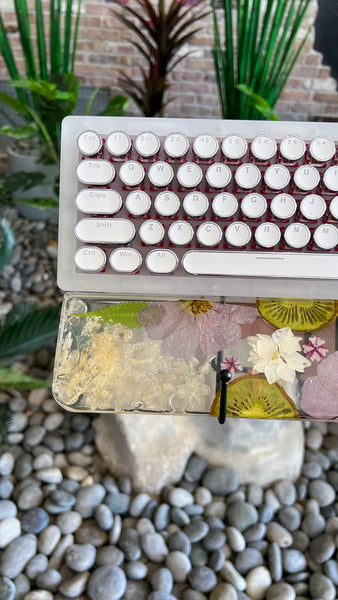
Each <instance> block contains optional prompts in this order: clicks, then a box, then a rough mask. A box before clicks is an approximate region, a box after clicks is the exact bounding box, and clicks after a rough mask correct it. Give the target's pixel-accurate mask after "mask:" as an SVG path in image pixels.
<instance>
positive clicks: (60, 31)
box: [0, 0, 126, 164]
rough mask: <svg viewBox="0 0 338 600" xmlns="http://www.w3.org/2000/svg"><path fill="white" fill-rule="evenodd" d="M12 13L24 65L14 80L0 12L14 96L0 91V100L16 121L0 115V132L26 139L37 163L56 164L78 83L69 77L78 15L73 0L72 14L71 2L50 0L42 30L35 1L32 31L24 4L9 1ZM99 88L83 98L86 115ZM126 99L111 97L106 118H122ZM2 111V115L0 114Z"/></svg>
mask: <svg viewBox="0 0 338 600" xmlns="http://www.w3.org/2000/svg"><path fill="white" fill-rule="evenodd" d="M14 6H15V14H16V19H17V25H18V30H19V35H20V42H21V47H22V53H23V57H24V61H25V71H26V77H25V78H23V77H21V76H20V72H19V68H18V66H17V63H16V58H15V55H14V52H13V51H12V48H11V44H10V40H9V36H8V33H7V30H6V27H5V24H4V22H3V19H2V17H1V14H0V51H1V53H2V56H3V59H4V62H5V64H6V67H7V70H8V74H9V77H10V81H9V83H10V85H11V86H13V88H14V89H15V92H16V97H12V96H10V95H8V94H5V93H3V92H1V93H0V101H2V103H3V104H4V105H6V106H7V107H8V108H9V109H11V111H12V112H13V111H14V113H15V114H17V115H18V116H19V117H20V118H21V124H20V125H18V124H17V123H16V122H15V121H13V119H12V118H11V116H10V115H9V114H8V113H6V118H7V121H8V123H9V124H8V125H5V126H4V127H2V129H1V130H0V134H4V135H7V136H9V137H12V138H15V139H19V140H26V142H27V143H28V144H29V146H30V147H32V148H35V149H37V150H38V152H39V154H40V162H44V163H56V164H58V163H59V157H60V138H61V122H62V120H63V118H64V117H66V116H67V115H70V114H72V113H73V111H74V109H75V107H76V105H77V102H78V92H79V85H80V81H79V79H78V77H77V76H76V75H75V74H74V68H75V56H76V46H77V39H78V30H79V22H80V12H81V0H78V2H77V7H76V12H75V14H74V6H75V2H74V0H65V10H64V3H63V2H62V1H61V0H50V2H49V11H50V20H49V28H48V31H47V30H46V27H45V24H44V18H43V8H42V3H41V0H35V11H34V12H35V33H36V38H34V36H33V31H32V29H31V27H30V24H29V10H28V4H27V0H14ZM98 90H99V88H96V89H95V90H94V92H93V93H92V95H91V96H90V98H89V100H88V104H87V107H86V110H85V114H88V113H89V111H90V109H91V107H92V104H93V101H94V98H95V96H96V94H97V92H98ZM125 109H126V98H124V97H123V96H116V97H115V98H113V99H112V101H111V102H110V103H109V105H108V107H107V108H106V114H118V115H119V114H123V112H124V111H125ZM2 112H3V111H2Z"/></svg>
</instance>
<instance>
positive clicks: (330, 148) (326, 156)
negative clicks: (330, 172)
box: [309, 136, 336, 162]
mask: <svg viewBox="0 0 338 600" xmlns="http://www.w3.org/2000/svg"><path fill="white" fill-rule="evenodd" d="M309 151H310V154H311V156H312V158H313V159H314V160H316V161H318V162H327V161H328V160H331V158H333V156H334V155H335V153H336V146H335V143H334V141H333V140H331V139H330V138H328V137H322V136H319V137H316V138H314V140H312V142H311V144H310V148H309Z"/></svg>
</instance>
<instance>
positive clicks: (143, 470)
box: [94, 415, 199, 493]
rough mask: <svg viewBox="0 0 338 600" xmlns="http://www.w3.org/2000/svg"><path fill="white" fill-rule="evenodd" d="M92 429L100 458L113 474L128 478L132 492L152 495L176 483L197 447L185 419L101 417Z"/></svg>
mask: <svg viewBox="0 0 338 600" xmlns="http://www.w3.org/2000/svg"><path fill="white" fill-rule="evenodd" d="M94 426H95V429H96V439H95V441H96V445H97V446H98V448H99V450H100V452H101V454H102V456H103V458H104V459H105V460H106V462H107V463H108V465H109V466H110V468H111V470H112V472H113V473H114V475H128V476H129V477H130V478H131V479H132V482H133V486H134V490H135V491H144V492H152V493H156V492H159V491H160V490H161V489H162V487H163V486H165V485H167V484H168V483H174V482H176V481H178V480H179V479H180V478H181V475H182V473H183V471H184V467H185V465H186V462H187V459H188V457H189V456H190V455H191V453H192V452H193V451H194V448H196V446H197V444H198V435H199V433H198V431H197V430H196V429H195V427H194V426H193V424H192V423H190V421H189V419H187V418H186V417H171V416H163V417H162V416H161V417H158V416H155V415H116V416H115V415H112V416H110V415H101V416H100V417H98V418H97V419H96V420H95V422H94Z"/></svg>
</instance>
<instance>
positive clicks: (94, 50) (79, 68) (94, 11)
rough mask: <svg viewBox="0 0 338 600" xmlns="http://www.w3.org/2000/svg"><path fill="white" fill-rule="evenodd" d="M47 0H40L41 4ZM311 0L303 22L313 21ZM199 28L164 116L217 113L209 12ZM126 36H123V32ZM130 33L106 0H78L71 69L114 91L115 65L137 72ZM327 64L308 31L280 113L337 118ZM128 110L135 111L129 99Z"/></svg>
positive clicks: (0, 75)
mask: <svg viewBox="0 0 338 600" xmlns="http://www.w3.org/2000/svg"><path fill="white" fill-rule="evenodd" d="M47 4H48V2H47V3H46V5H47ZM0 9H1V10H2V13H3V18H4V21H5V23H6V25H7V26H8V28H9V31H11V32H12V33H11V34H10V37H11V40H12V42H13V47H14V48H15V52H16V56H17V57H18V60H19V61H20V60H21V64H23V63H22V58H21V59H20V55H19V49H20V44H19V42H18V39H17V34H16V33H15V15H14V12H13V8H12V0H0ZM316 12H317V0H313V1H312V4H311V7H310V11H309V13H308V16H307V19H306V22H305V23H304V26H305V27H307V26H308V25H309V24H313V22H314V20H315V16H316ZM201 26H202V29H201V31H200V32H199V33H198V35H197V36H196V37H195V38H194V40H193V42H192V43H191V44H190V47H189V50H192V51H193V54H192V55H190V56H189V57H188V58H186V59H184V60H183V61H182V62H181V63H180V64H179V65H178V67H177V68H176V70H175V71H174V73H173V75H172V86H171V90H170V92H169V94H168V99H170V101H171V102H170V103H169V105H168V107H167V110H166V115H167V116H187V117H219V116H220V108H219V102H218V93H217V87H216V83H215V74H214V66H213V60H212V57H211V46H212V43H213V31H212V23H211V18H210V17H207V18H205V19H204V20H203V22H202V23H201ZM128 36H129V38H128ZM129 40H130V33H129V32H128V31H126V30H125V29H124V28H123V27H122V26H121V25H120V24H119V22H118V21H117V20H116V19H115V18H114V17H113V16H112V15H111V12H110V10H109V3H105V2H103V1H102V0H83V15H82V20H81V24H80V35H79V43H78V54H77V63H76V74H77V75H78V76H80V77H81V80H82V82H83V84H84V85H88V86H97V85H101V86H108V87H109V88H110V89H111V91H112V93H113V94H114V93H120V92H121V89H120V88H119V85H118V70H119V69H122V70H123V71H124V72H125V73H128V74H129V75H131V76H133V77H137V73H138V71H137V65H138V64H139V63H140V61H141V59H140V57H139V56H138V55H137V54H136V53H135V52H134V50H133V47H132V46H131V44H130V41H129ZM6 78H7V74H6V69H5V67H4V65H3V63H2V61H1V59H0V79H6ZM336 87H337V84H336V81H335V80H334V79H333V78H332V77H331V76H330V69H329V68H328V67H326V66H325V65H323V64H322V56H321V54H319V53H318V52H316V51H315V50H314V49H313V36H312V39H308V41H307V43H306V46H305V48H304V50H303V52H302V54H301V56H300V58H299V61H298V63H297V65H296V67H295V69H294V71H293V73H292V75H291V77H290V79H289V81H288V84H287V86H286V88H285V89H284V91H283V94H282V96H281V98H280V100H279V102H278V105H277V107H276V109H277V111H278V112H279V115H280V117H281V118H282V119H296V120H306V119H308V120H311V119H318V118H319V119H322V118H325V119H326V118H329V119H335V118H338V93H337V91H336ZM130 112H131V113H132V114H138V111H137V109H136V108H135V107H134V106H133V104H132V103H131V104H130Z"/></svg>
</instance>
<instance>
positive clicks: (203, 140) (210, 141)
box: [193, 133, 218, 159]
mask: <svg viewBox="0 0 338 600" xmlns="http://www.w3.org/2000/svg"><path fill="white" fill-rule="evenodd" d="M193 150H194V152H195V154H196V156H198V157H199V158H202V159H207V158H212V157H213V156H215V154H216V152H217V150H218V141H217V140H216V138H215V137H214V136H213V135H209V134H207V133H206V134H204V133H201V134H200V135H198V136H197V137H195V139H194V143H193Z"/></svg>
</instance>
